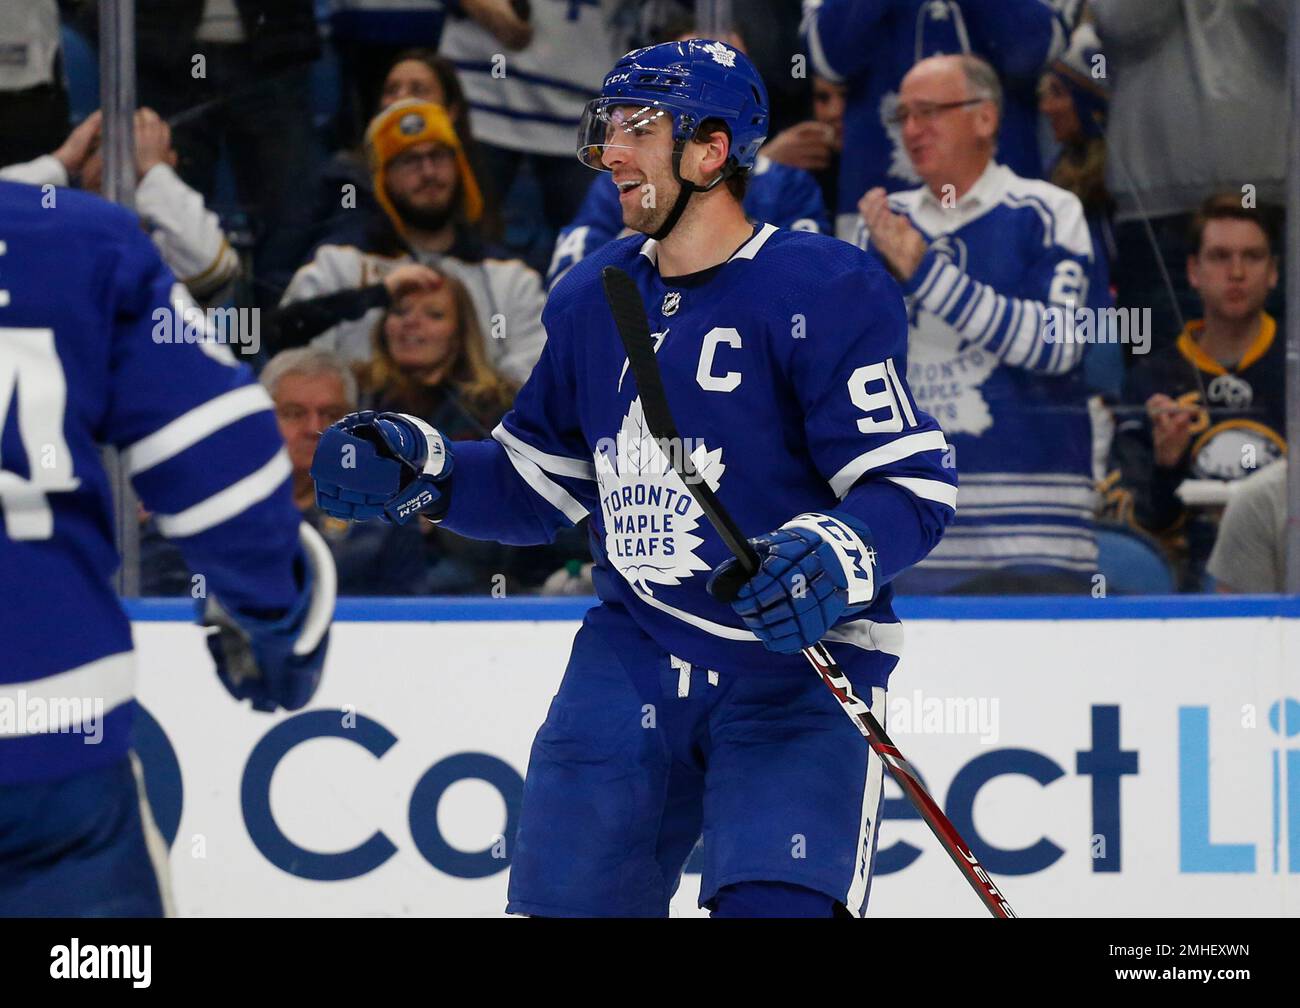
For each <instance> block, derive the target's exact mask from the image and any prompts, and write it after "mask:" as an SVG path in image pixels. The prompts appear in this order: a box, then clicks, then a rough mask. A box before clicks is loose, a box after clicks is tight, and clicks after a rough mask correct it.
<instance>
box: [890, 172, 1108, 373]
mask: <svg viewBox="0 0 1300 1008" xmlns="http://www.w3.org/2000/svg"><path fill="white" fill-rule="evenodd" d="M1050 188H1052V189H1053V197H1054V198H1053V199H1052V200H1051V201H1050V203H1049V201H1048V200H1046V199H1044V198H1042V197H1041V196H1040V195H1035V194H1033V193H1026V194H1023V195H1017V196H1008V197H1007V200H1008V202H1009V204H1010V206H1012V207H1014V208H1015V209H1016V210H1017V211H1019V212H1021V213H1022V214H1023V215H1026V219H1028V220H1030V221H1032V222H1033V230H1032V231H1029V232H1027V233H1026V236H1027V238H1028V240H1029V241H1030V242H1032V243H1033V244H1035V245H1036V246H1037V249H1038V252H1037V254H1036V255H1035V256H1033V257H1032V258H1031V259H1030V261H1029V262H1028V263H1027V264H1026V269H1025V270H1024V271H1023V272H1022V274H1021V277H1022V279H1021V281H1020V283H1019V284H1017V286H1016V289H1015V290H996V289H994V288H993V287H992V286H991V285H990V284H987V283H984V282H983V281H980V280H976V279H975V278H974V277H973V276H971V275H970V274H969V273H967V272H965V271H964V270H962V269H961V268H960V267H959V266H958V265H957V264H956V263H954V262H953V261H952V259H950V258H949V257H948V256H947V255H946V254H945V253H944V252H942V251H938V250H936V249H934V248H931V249H930V250H929V251H927V252H926V254H925V256H924V258H922V260H921V264H920V266H919V267H918V268H917V270H916V272H915V273H914V274H913V275H912V277H911V278H910V279H909V280H908V281H907V282H906V283H905V284H903V293H904V294H906V295H907V296H908V298H909V299H910V301H911V302H912V306H913V308H914V309H920V310H923V311H928V312H929V313H930V314H932V315H936V316H938V317H939V318H941V319H943V320H944V321H945V322H946V323H947V324H948V325H949V326H951V327H952V328H953V329H954V330H955V331H956V332H957V333H958V334H959V335H960V336H961V337H962V338H963V340H964V341H965V343H966V345H968V346H978V347H982V348H983V349H985V350H987V351H988V352H990V353H992V354H993V355H994V356H996V357H997V358H998V359H999V360H1001V361H1002V363H1004V364H1006V365H1008V366H1010V367H1018V368H1023V369H1024V370H1026V371H1033V372H1037V373H1039V374H1048V375H1062V374H1066V373H1067V372H1069V371H1072V370H1073V369H1074V368H1075V367H1077V366H1078V364H1079V362H1080V361H1081V360H1082V359H1083V347H1084V340H1083V339H1082V338H1080V339H1078V340H1076V339H1075V338H1074V336H1075V333H1076V325H1075V322H1076V309H1078V308H1084V307H1086V306H1087V305H1088V304H1089V301H1088V276H1089V274H1090V272H1091V270H1092V256H1093V252H1092V240H1091V238H1090V237H1089V235H1088V227H1087V224H1086V222H1085V220H1084V216H1083V207H1082V206H1081V205H1080V203H1079V201H1078V199H1076V198H1075V197H1073V196H1072V195H1070V194H1067V193H1065V192H1064V191H1062V190H1055V189H1054V187H1050ZM974 253H979V254H981V255H990V256H1001V255H1005V254H1006V251H1005V250H1003V249H997V248H983V249H973V250H972V254H974ZM1078 332H1079V333H1080V335H1081V336H1082V330H1078Z"/></svg>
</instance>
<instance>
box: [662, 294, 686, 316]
mask: <svg viewBox="0 0 1300 1008" xmlns="http://www.w3.org/2000/svg"><path fill="white" fill-rule="evenodd" d="M681 303H682V292H681V291H669V292H668V293H667V294H665V295H664V303H663V305H661V306H660V308H659V314H661V315H675V314H677V309H678V307H679V306H680V305H681Z"/></svg>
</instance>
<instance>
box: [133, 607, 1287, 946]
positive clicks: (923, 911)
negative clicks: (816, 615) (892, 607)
mask: <svg viewBox="0 0 1300 1008" xmlns="http://www.w3.org/2000/svg"><path fill="white" fill-rule="evenodd" d="M585 605H586V603H585V602H582V601H577V600H531V599H520V600H511V599H483V600H472V601H456V600H446V601H443V600H415V601H410V602H399V601H387V600H384V601H360V600H357V601H345V602H343V603H341V604H340V608H339V620H338V622H337V623H336V624H335V628H334V630H333V638H332V646H331V651H330V656H329V660H328V663H327V665H326V672H325V676H324V681H323V684H322V686H321V689H320V691H319V693H318V694H317V696H316V697H315V699H314V700H313V702H312V704H311V705H310V706H309V707H308V708H307V709H306V710H304V711H301V712H298V713H297V714H293V715H283V714H281V715H276V716H266V715H261V714H254V713H252V712H251V711H249V710H248V709H247V707H243V708H241V707H237V706H236V705H235V704H234V703H233V702H232V701H230V699H229V697H228V695H227V694H226V693H225V692H224V690H223V689H222V688H221V686H220V685H219V683H218V682H217V680H216V678H215V676H213V675H212V673H211V671H210V668H211V665H210V661H209V659H208V656H207V652H206V649H205V648H204V646H203V641H202V638H201V636H200V634H199V631H198V630H197V629H196V628H194V627H193V626H191V625H189V624H188V623H187V622H186V620H188V619H189V614H190V609H189V606H188V604H186V603H175V602H138V603H135V604H133V606H132V610H131V611H132V616H133V619H134V622H135V631H136V641H137V647H138V657H139V696H140V698H141V702H142V703H143V705H144V707H145V709H146V710H147V711H148V714H147V715H146V716H144V717H142V718H141V722H140V724H139V726H138V732H137V747H138V749H139V751H140V753H141V756H142V759H143V762H144V765H145V769H146V776H147V778H148V783H149V791H150V799H151V804H152V806H153V810H154V813H155V817H156V819H157V821H158V825H159V828H160V829H161V830H162V832H163V833H164V835H165V836H166V837H167V839H168V840H169V841H170V843H171V871H172V881H173V888H174V894H175V903H176V909H177V912H178V913H180V914H182V915H198V916H207V915H241V916H242V915H263V914H265V915H277V916H280V915H422V916H424V915H443V914H446V915H459V916H498V915H500V914H501V913H502V909H503V907H504V902H505V890H506V879H507V870H508V867H509V856H510V838H511V836H512V830H513V826H514V822H515V817H516V816H517V813H518V805H519V796H520V792H521V789H522V780H523V774H524V771H525V769H526V766H527V759H528V750H529V745H530V743H531V740H532V736H533V733H534V732H535V730H536V728H537V726H538V725H539V724H540V723H541V721H542V719H543V718H544V716H545V714H546V709H547V705H548V704H549V702H550V698H551V696H552V695H553V693H554V691H555V688H556V686H557V684H558V681H559V678H560V676H561V674H562V672H563V668H564V663H565V660H566V657H567V653H568V646H569V643H570V641H571V639H572V636H573V633H574V630H575V628H576V626H577V623H578V621H579V620H580V618H581V614H582V611H583V609H584V608H585ZM899 608H900V615H902V616H903V618H904V620H905V622H906V646H905V649H904V657H903V660H902V663H901V664H900V666H899V669H898V671H897V672H896V673H895V675H894V679H893V682H892V683H891V690H890V695H889V700H890V703H889V724H888V729H889V731H890V733H891V734H892V735H893V737H894V740H895V742H897V743H898V745H899V747H900V748H901V749H902V750H903V752H904V753H905V754H906V755H907V756H908V757H909V758H910V759H911V761H912V763H913V764H914V765H915V766H916V767H917V768H918V769H919V770H920V771H921V773H922V774H923V775H924V776H925V778H926V780H927V783H928V785H929V787H930V790H931V792H932V793H933V794H934V795H935V797H936V799H937V800H938V801H939V803H940V804H941V805H943V806H944V808H945V810H946V811H947V812H948V814H949V816H950V817H951V818H952V819H953V821H954V823H955V824H956V825H957V826H958V829H959V830H961V831H962V832H963V834H964V835H965V836H966V838H967V840H968V841H969V842H970V843H971V845H972V847H973V848H974V850H975V852H976V854H977V855H978V856H979V857H980V858H981V860H982V861H983V863H984V865H985V866H986V867H987V868H988V869H989V870H990V871H991V872H992V873H993V874H994V875H995V877H996V878H997V879H998V881H999V884H1000V885H1001V887H1002V889H1003V891H1004V892H1005V893H1006V895H1007V897H1008V899H1009V900H1010V902H1011V904H1012V905H1013V906H1014V907H1015V909H1016V910H1017V911H1018V912H1019V913H1020V914H1021V915H1023V916H1106V915H1124V916H1130V915H1161V916H1164V915H1168V916H1177V915H1193V914H1195V915H1203V914H1211V915H1254V914H1266V915H1279V914H1290V915H1295V914H1297V913H1300V600H1297V599H1287V598H1281V599H1278V598H1258V599H1219V598H1206V599H1151V600H1124V599H1102V600H1095V599H1080V600H1066V601H1062V600H1056V599H1027V600H920V599H914V600H910V601H907V602H905V603H903V604H900V607H899ZM810 674H811V672H810ZM846 727H847V721H846ZM850 730H851V728H850ZM853 799H854V796H851V795H846V796H845V800H846V801H852V800H853ZM792 839H793V838H792ZM797 850H798V844H797V842H792V856H796V852H797ZM697 892H698V875H696V874H694V873H692V872H691V871H689V869H688V873H687V875H686V876H685V878H684V879H683V882H682V886H681V889H680V890H679V892H678V895H677V899H676V901H675V903H674V913H675V914H680V915H683V916H685V915H693V914H697V913H699V911H698V910H696V909H695V896H696V895H697ZM871 913H872V915H879V916H894V915H897V916H953V915H959V916H978V915H980V914H982V913H983V910H982V909H981V906H980V904H979V903H978V901H977V899H976V897H975V895H974V894H973V893H972V892H971V891H970V890H969V889H968V888H967V886H966V883H965V882H964V881H963V879H962V877H961V876H960V875H959V874H958V873H957V871H956V870H955V869H954V867H953V866H952V865H951V863H950V862H948V860H947V858H946V855H944V853H943V852H942V850H941V849H940V848H939V847H938V845H937V843H936V842H935V840H934V839H933V837H932V836H931V835H930V834H929V832H928V830H927V828H926V826H925V825H924V823H922V822H921V821H920V820H919V819H916V818H915V817H914V816H912V814H911V811H910V806H909V805H908V804H907V803H906V801H905V800H904V799H903V798H902V797H901V793H900V792H899V790H898V789H897V787H895V786H894V785H893V784H892V782H890V783H887V785H886V807H885V818H884V821H883V823H882V825H881V831H880V848H879V854H878V857H877V864H876V881H875V885H874V887H873V891H872V900H871ZM1203 930H1204V929H1203V928H1201V929H1198V931H1203ZM1177 931H1178V929H1177V928H1175V931H1174V932H1170V935H1171V937H1170V938H1169V940H1170V941H1177V940H1184V939H1186V940H1192V941H1198V940H1214V939H1213V936H1212V935H1211V936H1210V937H1209V938H1208V939H1207V938H1206V937H1205V935H1204V934H1200V933H1198V934H1197V935H1195V936H1191V937H1190V938H1189V937H1188V936H1185V935H1183V934H1182V933H1181V932H1178V933H1177V934H1176V935H1175V932H1177ZM1161 940H1165V939H1161Z"/></svg>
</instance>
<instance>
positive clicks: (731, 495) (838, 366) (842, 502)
mask: <svg viewBox="0 0 1300 1008" xmlns="http://www.w3.org/2000/svg"><path fill="white" fill-rule="evenodd" d="M611 264H612V265H616V266H618V267H620V268H622V269H624V270H626V271H627V272H628V273H629V274H630V275H631V276H632V277H633V278H634V279H635V281H636V283H637V286H638V288H639V289H640V292H641V295H642V298H643V300H644V303H645V305H646V308H647V313H648V317H649V321H650V326H651V329H652V330H653V331H654V333H655V339H656V342H657V345H658V350H657V354H656V357H657V360H658V363H659V367H660V369H661V372H662V374H663V382H664V387H665V390H666V392H667V396H668V401H669V406H670V408H671V409H672V412H673V416H674V419H675V420H676V423H677V427H678V430H679V432H680V434H681V436H682V439H683V445H682V446H681V448H680V450H683V451H689V454H690V457H691V459H692V461H693V462H694V463H695V466H696V468H697V469H698V470H699V472H700V473H701V474H702V478H704V479H706V480H707V481H708V484H709V486H710V487H712V488H713V489H714V490H715V491H716V493H717V495H718V497H719V499H720V500H721V502H722V504H723V506H724V507H725V508H726V509H727V510H728V511H729V512H730V513H731V515H732V517H733V518H734V519H735V521H736V523H737V524H738V525H739V526H740V528H741V530H742V531H743V532H744V533H745V534H746V535H751V536H753V535H759V534H761V533H764V532H768V531H770V530H772V529H775V528H778V527H780V526H781V525H783V524H784V523H786V522H787V521H789V520H790V519H792V518H794V517H795V516H797V515H799V514H802V513H805V512H809V511H821V510H826V509H831V508H844V509H846V510H851V511H852V513H854V514H855V515H856V516H858V517H860V518H861V519H862V520H864V521H865V522H866V523H867V524H868V525H869V526H871V527H872V529H873V530H874V539H875V551H876V556H877V562H878V565H879V566H878V570H877V583H878V584H884V582H887V581H888V580H889V579H891V578H892V577H893V576H894V575H895V574H896V573H898V571H900V570H902V569H903V568H905V567H907V566H909V565H911V564H913V563H915V562H916V561H917V560H919V559H920V558H921V557H922V556H924V555H925V554H926V553H927V552H928V551H929V550H930V549H931V548H932V547H933V545H934V543H935V542H936V541H937V540H938V538H939V536H940V535H941V534H942V531H943V528H944V526H945V525H946V524H947V523H948V521H949V519H950V518H951V516H952V514H953V511H954V508H955V506H956V474H955V472H954V471H953V470H952V469H951V468H945V466H944V461H943V460H944V454H945V447H946V442H945V440H944V435H943V432H942V431H941V430H940V429H939V425H938V424H937V423H935V421H934V420H933V419H932V418H931V417H930V416H928V415H927V414H926V413H925V412H924V411H923V410H922V409H920V408H919V407H918V406H916V405H915V403H914V402H913V400H912V397H911V395H910V393H909V391H908V389H907V385H906V382H905V379H904V375H905V373H906V370H907V347H906V339H907V327H906V316H905V309H904V304H903V299H902V297H901V295H900V293H899V290H898V287H897V285H896V284H895V282H894V281H893V279H892V278H890V277H889V275H888V274H887V273H886V272H885V270H884V268H883V266H882V265H881V264H880V262H879V261H878V260H877V259H876V258H875V256H874V255H872V254H869V253H865V252H863V251H862V250H860V249H857V248H855V247H853V246H852V245H849V244H848V243H845V242H841V241H838V240H836V239H833V238H829V237H827V236H823V235H818V234H811V233H808V232H799V231H782V230H779V229H777V228H776V227H775V226H773V225H771V224H764V225H761V226H759V227H756V228H755V230H754V233H753V236H752V237H751V238H750V239H749V240H748V241H747V242H745V243H744V245H742V246H741V247H740V248H739V249H737V250H736V252H735V253H734V254H733V255H732V256H731V257H730V259H728V260H727V261H726V262H724V263H721V264H719V265H718V266H715V267H713V268H712V269H710V270H706V271H704V272H703V273H700V274H694V275H692V276H690V277H685V278H676V279H665V278H663V277H661V276H660V274H659V271H658V268H657V243H656V242H655V241H653V240H651V239H646V238H645V237H644V236H641V235H633V236H631V237H628V238H623V239H620V240H618V241H615V242H612V243H610V244H608V245H606V246H604V247H603V248H601V249H600V250H598V251H597V252H595V253H593V254H592V255H591V256H589V257H588V258H586V259H584V260H583V261H582V262H581V263H579V264H578V265H576V266H575V267H573V269H572V270H570V271H569V273H568V274H567V275H566V276H565V277H564V278H562V279H561V280H560V282H559V283H558V284H557V285H556V286H555V289H554V290H553V291H552V293H551V296H550V299H549V300H548V302H547V307H546V311H545V314H544V316H543V321H544V323H545V326H546V330H547V341H546V348H545V350H544V351H543V353H542V358H541V360H540V362H539V363H538V365H537V367H536V368H535V369H534V371H533V374H532V376H531V377H530V378H529V380H528V383H527V384H526V385H525V386H524V387H523V389H522V390H521V391H520V392H519V395H518V397H517V399H516V401H515V408H514V409H513V410H512V411H511V412H510V413H509V414H507V415H506V417H505V419H504V420H503V421H502V423H501V424H500V426H499V427H498V428H497V429H496V430H495V431H494V433H493V438H492V439H491V440H485V441H478V442H468V443H458V444H457V446H456V471H455V477H454V482H453V488H452V494H451V504H450V509H449V511H448V513H447V516H446V518H445V519H444V522H443V523H444V524H445V525H446V526H447V527H449V528H451V529H453V530H454V531H457V532H460V533H462V534H464V535H469V536H474V537H478V538H496V539H502V540H504V541H506V542H512V543H518V544H527V543H538V542H544V541H548V540H549V539H550V538H551V537H552V536H553V535H554V533H555V531H556V529H558V528H561V527H564V526H566V525H569V524H571V523H576V522H579V521H581V520H582V519H583V518H584V517H586V516H588V515H590V517H591V524H590V530H591V537H592V545H593V551H594V556H595V558H596V570H595V575H594V580H595V583H596V588H597V592H598V594H599V595H600V597H601V598H602V599H603V600H604V601H605V603H606V604H607V605H611V606H618V607H624V608H626V610H627V611H628V612H630V613H631V614H632V616H633V617H634V618H635V619H636V621H637V623H638V624H639V625H640V626H641V627H642V628H643V629H644V630H645V632H646V633H647V634H648V635H649V636H650V637H652V638H653V639H654V640H655V641H657V642H658V643H659V644H660V645H661V646H662V647H664V648H665V649H666V650H668V651H669V652H670V653H672V654H673V655H674V656H675V657H677V658H679V659H681V660H683V661H685V662H689V663H691V664H693V665H696V666H699V667H704V668H709V669H714V670H719V671H723V670H725V671H738V672H745V673H752V672H757V673H761V672H762V671H764V670H766V669H771V670H774V671H776V670H784V671H789V670H791V669H793V668H796V667H801V666H802V665H803V663H804V660H803V659H802V658H801V657H800V656H798V655H793V656H789V655H786V656H782V655H777V654H772V653H769V652H767V651H766V649H764V648H763V646H762V644H760V643H759V642H758V640H757V639H756V638H755V637H754V635H753V634H752V633H751V632H750V631H749V630H748V629H746V628H745V626H744V624H743V623H742V622H741V620H740V619H739V617H738V616H737V615H736V614H735V612H734V611H733V610H732V608H731V607H730V606H729V605H726V604H723V603H720V602H717V601H716V600H714V599H713V598H712V597H710V596H709V595H708V593H707V592H706V590H705V583H706V581H707V580H708V576H709V573H710V571H711V570H712V569H713V568H714V567H716V566H717V565H718V564H719V563H721V562H722V561H723V560H724V559H726V558H727V557H728V556H730V554H729V553H728V552H727V549H726V547H725V546H724V545H723V543H722V541H721V540H720V539H719V537H718V536H717V534H716V533H715V532H714V531H713V529H712V528H711V527H710V526H709V524H708V522H707V521H706V520H705V518H704V517H703V515H702V513H701V510H700V507H699V505H698V504H696V502H695V500H694V498H693V497H691V496H690V494H689V493H688V492H687V490H686V488H685V486H684V485H683V484H682V482H681V480H680V478H679V477H678V476H677V475H676V473H675V472H674V471H673V470H672V469H671V467H670V466H669V464H668V463H669V459H668V458H667V457H666V455H665V449H664V448H663V447H660V446H659V445H658V444H657V443H656V442H655V441H654V439H653V438H652V436H651V435H650V432H649V431H648V430H647V428H646V424H645V419H644V416H643V414H642V411H641V402H640V399H639V397H638V395H637V390H636V382H635V378H634V376H633V375H632V374H631V373H630V371H629V370H628V364H627V358H626V356H625V354H624V351H623V346H622V343H621V342H620V340H619V336H618V333H617V330H616V329H615V327H614V323H613V319H612V317H611V315H610V310H609V307H608V305H607V304H606V303H605V300H604V296H603V293H602V287H601V283H600V271H601V269H602V268H603V267H604V266H606V265H611ZM667 450H668V451H673V450H678V449H677V448H676V447H675V446H667ZM891 600H892V589H891V588H890V587H889V586H888V585H887V584H885V586H884V587H883V588H882V589H881V590H880V591H879V592H878V594H877V596H876V599H875V601H874V603H873V604H872V605H871V606H870V607H868V608H867V609H865V610H862V611H860V612H859V613H857V614H856V615H854V616H853V617H851V618H850V619H849V620H848V621H845V622H844V623H842V624H841V625H839V626H837V627H836V628H834V629H833V630H832V631H831V633H830V635H829V636H828V638H827V640H828V642H829V643H830V646H831V648H832V651H833V652H834V653H835V654H836V657H837V658H838V660H840V661H841V663H843V664H844V666H845V668H846V669H848V670H854V669H857V670H860V671H862V673H863V674H864V675H865V676H868V677H870V681H871V682H873V683H874V684H876V685H884V683H885V680H886V677H887V676H888V673H889V671H890V669H892V667H893V665H894V664H895V662H896V660H897V656H898V653H899V649H900V645H901V628H900V626H899V624H898V621H897V619H896V618H895V616H894V613H893V609H892V605H891Z"/></svg>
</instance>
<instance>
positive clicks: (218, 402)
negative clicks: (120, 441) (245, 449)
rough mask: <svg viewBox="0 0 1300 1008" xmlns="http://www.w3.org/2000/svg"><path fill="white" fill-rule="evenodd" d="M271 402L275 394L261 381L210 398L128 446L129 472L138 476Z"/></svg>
mask: <svg viewBox="0 0 1300 1008" xmlns="http://www.w3.org/2000/svg"><path fill="white" fill-rule="evenodd" d="M271 405H272V404H271V397H270V396H269V395H267V394H266V389H264V388H262V386H261V385H243V386H240V387H239V388H237V389H231V390H230V391H229V392H225V393H222V394H221V395H219V396H217V397H216V398H215V399H209V400H208V401H207V402H205V403H204V404H203V405H202V406H195V407H194V408H193V409H192V410H190V411H189V412H187V413H182V414H181V415H180V416H178V417H177V418H176V419H175V420H173V421H171V423H168V424H165V425H164V426H162V427H160V428H159V429H158V430H156V431H154V432H153V433H152V434H150V435H149V436H148V437H143V438H141V439H140V440H139V441H137V442H136V443H135V444H133V445H131V446H130V447H128V448H127V449H126V451H125V453H124V454H125V458H126V468H127V472H129V473H130V474H131V475H132V476H138V475H139V474H140V473H142V472H144V471H145V470H146V469H152V468H153V467H154V466H156V465H157V464H158V463H159V462H165V461H167V459H169V458H171V457H173V456H174V455H179V454H180V453H181V452H183V451H184V450H185V449H186V448H189V447H191V446H192V445H195V444H197V443H198V442H200V441H202V440H203V439H204V438H205V437H208V436H209V435H210V434H215V433H216V432H217V431H219V430H221V428H223V427H227V426H229V425H230V424H232V423H234V422H235V421H236V420H242V419H243V418H244V417H246V416H249V415H251V414H253V413H260V412H261V411H262V410H269V409H270V408H271Z"/></svg>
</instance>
